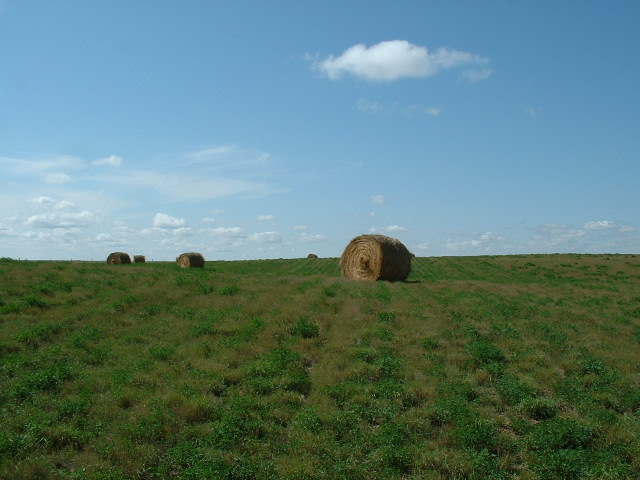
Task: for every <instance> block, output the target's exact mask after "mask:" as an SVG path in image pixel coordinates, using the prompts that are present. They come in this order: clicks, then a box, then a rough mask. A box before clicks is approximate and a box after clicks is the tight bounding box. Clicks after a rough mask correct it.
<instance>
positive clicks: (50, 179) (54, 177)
mask: <svg viewBox="0 0 640 480" xmlns="http://www.w3.org/2000/svg"><path fill="white" fill-rule="evenodd" d="M44 181H45V182H46V183H49V184H53V185H63V184H65V183H72V182H73V180H72V179H71V177H70V176H69V175H67V174H66V173H62V172H61V173H49V174H47V175H45V177H44Z"/></svg>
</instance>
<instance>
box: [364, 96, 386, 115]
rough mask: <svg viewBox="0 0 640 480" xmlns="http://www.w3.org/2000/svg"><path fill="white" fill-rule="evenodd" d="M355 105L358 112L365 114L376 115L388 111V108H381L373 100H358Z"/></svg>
mask: <svg viewBox="0 0 640 480" xmlns="http://www.w3.org/2000/svg"><path fill="white" fill-rule="evenodd" d="M357 105H358V110H360V111H361V112H367V113H378V112H383V111H386V110H388V108H386V107H383V106H382V105H380V104H379V103H378V102H376V101H375V100H374V101H370V100H365V99H364V98H360V99H358V103H357Z"/></svg>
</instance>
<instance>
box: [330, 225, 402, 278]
mask: <svg viewBox="0 0 640 480" xmlns="http://www.w3.org/2000/svg"><path fill="white" fill-rule="evenodd" d="M411 258H412V255H411V252H409V250H407V247H405V246H404V245H403V244H402V242H400V241H399V240H397V239H395V238H391V237H387V236H386V235H360V236H359V237H356V238H354V239H353V240H351V242H350V243H349V245H347V248H345V249H344V252H343V253H342V257H341V258H340V263H341V264H342V273H343V275H344V276H345V277H346V278H349V279H353V280H387V281H390V282H397V281H402V280H405V279H406V278H407V277H408V276H409V273H411Z"/></svg>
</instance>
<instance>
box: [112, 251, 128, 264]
mask: <svg viewBox="0 0 640 480" xmlns="http://www.w3.org/2000/svg"><path fill="white" fill-rule="evenodd" d="M107 263H108V264H109V265H126V264H129V263H131V257H130V256H129V254H128V253H124V252H113V253H110V254H109V256H108V257H107Z"/></svg>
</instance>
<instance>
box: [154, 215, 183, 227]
mask: <svg viewBox="0 0 640 480" xmlns="http://www.w3.org/2000/svg"><path fill="white" fill-rule="evenodd" d="M186 224H187V221H186V220H185V219H184V218H176V217H172V216H169V215H166V214H164V213H156V216H155V217H153V227H154V228H180V227H184V226H185V225H186Z"/></svg>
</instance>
